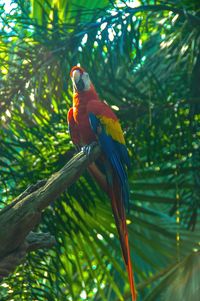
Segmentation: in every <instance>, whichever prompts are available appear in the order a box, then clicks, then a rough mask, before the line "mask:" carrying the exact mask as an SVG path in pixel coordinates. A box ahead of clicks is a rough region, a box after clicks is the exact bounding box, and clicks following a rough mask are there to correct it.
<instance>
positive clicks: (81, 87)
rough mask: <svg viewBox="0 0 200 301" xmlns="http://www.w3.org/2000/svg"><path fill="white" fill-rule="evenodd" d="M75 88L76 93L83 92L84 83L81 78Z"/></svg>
mask: <svg viewBox="0 0 200 301" xmlns="http://www.w3.org/2000/svg"><path fill="white" fill-rule="evenodd" d="M76 88H77V90H78V91H83V90H84V88H85V84H84V81H83V79H82V77H80V79H79V81H78V82H77V84H76Z"/></svg>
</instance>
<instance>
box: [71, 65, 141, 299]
mask: <svg viewBox="0 0 200 301" xmlns="http://www.w3.org/2000/svg"><path fill="white" fill-rule="evenodd" d="M70 76H71V79H72V83H73V107H72V108H70V109H69V111H68V116H67V119H68V125H69V131H70V135H71V139H72V142H73V143H74V144H75V145H76V146H79V147H81V146H87V145H89V144H91V143H93V142H95V141H98V142H99V144H100V146H101V149H102V153H103V161H102V162H104V165H105V171H106V181H105V177H104V178H103V177H102V173H101V172H100V171H99V169H98V168H97V167H96V166H95V165H94V164H92V165H91V166H90V167H89V170H90V172H91V173H92V175H93V176H94V177H95V179H96V180H97V181H98V182H99V185H100V186H101V187H102V188H103V189H104V190H105V191H106V192H107V193H108V195H109V197H110V199H111V205H112V210H113V214H114V218H115V223H116V227H117V230H118V234H119V239H120V244H121V249H122V253H123V258H124V262H125V265H126V268H127V272H128V277H129V283H130V288H131V295H132V301H135V300H136V290H135V285H134V278H133V272H132V264H131V258H130V250H129V242H128V231H127V226H126V215H125V206H126V207H127V206H128V202H129V188H128V179H127V173H126V167H129V164H130V162H129V156H128V152H127V148H126V145H125V140H124V136H123V132H122V129H121V126H120V123H119V121H118V119H117V117H116V115H115V114H114V112H113V111H112V110H111V108H110V107H109V106H108V105H107V104H106V103H105V102H103V101H101V100H100V99H99V97H98V95H97V93H96V91H95V88H94V86H93V84H92V83H91V81H90V78H89V75H88V73H86V72H85V70H84V69H83V68H81V67H78V66H75V67H73V68H72V70H71V72H70ZM125 166H126V167H125ZM105 183H106V184H105Z"/></svg>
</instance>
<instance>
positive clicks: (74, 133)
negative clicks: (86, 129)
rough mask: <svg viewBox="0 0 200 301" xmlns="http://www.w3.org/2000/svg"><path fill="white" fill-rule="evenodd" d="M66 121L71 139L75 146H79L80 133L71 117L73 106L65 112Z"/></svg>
mask: <svg viewBox="0 0 200 301" xmlns="http://www.w3.org/2000/svg"><path fill="white" fill-rule="evenodd" d="M67 122H68V129H69V133H70V137H71V140H72V142H73V144H74V145H76V147H77V148H79V147H80V135H79V131H78V127H77V124H76V123H75V120H74V117H73V108H70V109H69V111H68V114H67Z"/></svg>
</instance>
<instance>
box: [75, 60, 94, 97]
mask: <svg viewBox="0 0 200 301" xmlns="http://www.w3.org/2000/svg"><path fill="white" fill-rule="evenodd" d="M70 77H71V79H72V83H73V90H74V92H75V93H76V92H83V91H88V90H90V87H91V81H90V77H89V74H88V73H87V72H85V70H84V69H83V68H81V67H78V66H74V67H73V68H72V69H71V71H70Z"/></svg>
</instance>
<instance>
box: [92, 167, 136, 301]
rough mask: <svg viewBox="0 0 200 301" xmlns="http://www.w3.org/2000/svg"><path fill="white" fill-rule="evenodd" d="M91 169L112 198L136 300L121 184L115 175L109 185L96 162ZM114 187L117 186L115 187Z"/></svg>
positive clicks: (123, 252)
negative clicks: (111, 183)
mask: <svg viewBox="0 0 200 301" xmlns="http://www.w3.org/2000/svg"><path fill="white" fill-rule="evenodd" d="M89 171H90V173H91V174H92V175H93V176H94V178H95V180H96V181H97V183H98V184H99V186H100V187H101V188H102V189H103V190H104V191H105V192H106V193H107V194H108V195H109V197H110V199H111V205H112V210H113V214H114V218H115V223H116V226H117V231H118V234H119V240H120V245H121V249H122V254H123V258H124V262H125V265H126V269H127V273H128V278H129V283H130V290H131V296H132V301H136V299H137V293H136V289H135V283H134V276H133V269H132V263H131V256H130V248H129V241H128V230H127V225H126V215H125V209H124V205H123V202H122V200H121V198H120V196H121V192H120V189H119V187H120V186H119V184H118V180H117V179H116V178H115V177H114V179H113V181H114V182H113V185H112V186H108V183H107V181H106V178H105V176H104V175H103V174H102V173H101V172H100V171H99V170H98V167H97V166H95V164H93V165H90V167H89ZM113 187H115V189H114V188H113Z"/></svg>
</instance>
